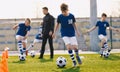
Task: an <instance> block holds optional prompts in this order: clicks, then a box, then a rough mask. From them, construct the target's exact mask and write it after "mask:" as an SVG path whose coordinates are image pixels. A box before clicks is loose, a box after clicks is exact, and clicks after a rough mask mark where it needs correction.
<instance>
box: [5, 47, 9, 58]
mask: <svg viewBox="0 0 120 72" xmlns="http://www.w3.org/2000/svg"><path fill="white" fill-rule="evenodd" d="M8 50H9V48H8V47H6V48H5V54H6V58H8Z"/></svg>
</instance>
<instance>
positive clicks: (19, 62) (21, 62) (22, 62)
mask: <svg viewBox="0 0 120 72" xmlns="http://www.w3.org/2000/svg"><path fill="white" fill-rule="evenodd" d="M12 63H18V64H25V61H13V62H12Z"/></svg>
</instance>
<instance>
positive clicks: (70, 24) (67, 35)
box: [53, 3, 82, 67]
mask: <svg viewBox="0 0 120 72" xmlns="http://www.w3.org/2000/svg"><path fill="white" fill-rule="evenodd" d="M61 12H62V14H60V15H59V16H58V18H57V25H56V27H55V30H54V34H53V37H54V36H55V33H56V31H57V29H58V28H59V25H61V30H60V31H61V36H62V39H63V41H64V43H65V45H66V48H67V49H68V53H69V55H70V57H71V59H72V61H73V66H74V67H76V65H77V62H76V60H75V58H74V54H73V50H72V49H74V51H75V54H76V59H77V61H78V63H79V64H82V61H81V59H80V57H79V53H78V43H77V39H76V37H75V30H76V33H77V35H78V36H79V35H80V34H79V31H78V29H77V27H76V25H75V22H76V20H75V17H74V15H73V14H71V13H69V12H68V5H66V4H64V3H63V4H62V5H61Z"/></svg>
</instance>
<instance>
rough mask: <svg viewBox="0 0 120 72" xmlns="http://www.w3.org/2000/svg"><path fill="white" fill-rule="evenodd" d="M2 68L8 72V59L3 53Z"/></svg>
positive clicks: (4, 71)
mask: <svg viewBox="0 0 120 72" xmlns="http://www.w3.org/2000/svg"><path fill="white" fill-rule="evenodd" d="M1 66H2V69H3V72H8V63H7V58H6V53H5V52H3V53H2V61H1Z"/></svg>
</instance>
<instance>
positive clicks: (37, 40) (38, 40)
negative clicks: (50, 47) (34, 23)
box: [34, 39, 42, 43]
mask: <svg viewBox="0 0 120 72" xmlns="http://www.w3.org/2000/svg"><path fill="white" fill-rule="evenodd" d="M39 42H42V40H40V39H34V43H39Z"/></svg>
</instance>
